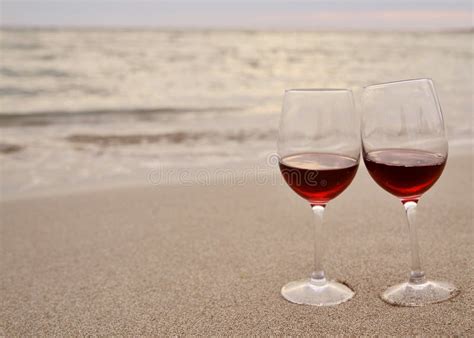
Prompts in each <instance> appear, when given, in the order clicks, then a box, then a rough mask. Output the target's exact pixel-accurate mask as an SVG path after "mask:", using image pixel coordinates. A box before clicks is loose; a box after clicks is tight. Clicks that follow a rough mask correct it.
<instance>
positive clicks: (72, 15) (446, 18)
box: [0, 0, 474, 30]
mask: <svg viewBox="0 0 474 338" xmlns="http://www.w3.org/2000/svg"><path fill="white" fill-rule="evenodd" d="M0 11H1V13H0V14H1V16H0V22H1V25H2V26H80V27H89V26H92V27H157V28H247V29H336V30H338V29H340V30H346V29H362V30H363V29H376V30H443V29H456V28H466V27H472V26H473V25H474V24H473V0H411V1H409V0H252V1H250V0H240V1H239V0H220V1H219V0H166V1H161V0H154V1H153V0H0Z"/></svg>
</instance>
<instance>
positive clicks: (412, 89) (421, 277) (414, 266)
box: [361, 79, 459, 306]
mask: <svg viewBox="0 0 474 338" xmlns="http://www.w3.org/2000/svg"><path fill="white" fill-rule="evenodd" d="M362 109H363V116H362V123H361V134H362V146H363V156H364V162H365V166H366V167H367V170H368V171H369V173H370V176H372V178H373V179H374V180H375V182H377V184H378V185H380V186H381V187H382V188H383V189H385V190H387V191H388V192H389V193H391V194H393V195H395V196H396V197H397V198H399V199H400V201H401V202H402V203H403V206H404V207H405V211H406V215H407V220H408V228H409V232H410V250H411V272H410V277H409V279H408V282H405V283H401V284H398V285H395V286H392V287H390V288H389V289H388V290H386V291H385V292H383V293H382V295H381V297H382V299H383V300H384V301H386V302H387V303H390V304H394V305H402V306H421V305H425V304H430V303H438V302H442V301H445V300H447V299H450V298H452V297H454V296H456V295H457V294H458V293H459V290H458V289H457V288H456V287H455V286H454V285H452V284H451V283H448V282H440V281H433V280H428V279H427V278H426V277H425V273H424V272H423V270H422V268H421V264H420V257H419V253H418V241H417V234H416V227H415V216H416V206H417V204H418V201H419V199H420V197H421V196H422V195H423V193H425V192H426V191H427V190H428V189H429V188H431V186H433V184H435V182H436V181H437V180H438V178H439V177H440V176H441V173H442V172H443V169H444V166H445V164H446V160H447V158H448V142H447V140H446V136H445V132H444V122H443V114H442V112H441V106H440V104H439V101H438V98H437V96H436V91H435V87H434V85H433V82H432V81H431V80H430V79H414V80H405V81H397V82H390V83H383V84H376V85H372V86H368V87H365V88H364V91H363V94H362Z"/></svg>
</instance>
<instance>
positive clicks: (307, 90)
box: [285, 88, 351, 93]
mask: <svg viewBox="0 0 474 338" xmlns="http://www.w3.org/2000/svg"><path fill="white" fill-rule="evenodd" d="M350 91H351V90H350V89H344V88H291V89H286V90H285V93H286V92H350Z"/></svg>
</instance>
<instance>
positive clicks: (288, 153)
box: [278, 89, 360, 306]
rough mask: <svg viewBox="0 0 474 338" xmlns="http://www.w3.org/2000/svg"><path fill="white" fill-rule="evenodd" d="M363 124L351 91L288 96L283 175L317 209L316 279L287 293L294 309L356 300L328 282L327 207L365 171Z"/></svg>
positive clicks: (299, 91)
mask: <svg viewBox="0 0 474 338" xmlns="http://www.w3.org/2000/svg"><path fill="white" fill-rule="evenodd" d="M358 123H359V119H358V118H357V116H356V114H355V109H354V100H353V97H352V92H351V91H350V90H346V89H291V90H287V91H286V92H285V97H284V101H283V111H282V115H281V120H280V130H279V137H278V155H279V166H280V171H281V173H282V175H283V178H284V180H285V181H286V183H287V184H288V185H289V186H290V188H291V189H293V190H294V191H295V192H296V193H297V194H298V195H300V196H301V197H303V198H304V199H306V200H307V201H308V202H309V204H310V205H311V208H312V211H313V214H314V222H315V228H316V237H315V241H314V244H315V249H314V271H313V273H312V274H311V276H310V277H309V278H306V279H302V280H299V281H295V282H290V283H288V284H286V285H285V286H283V288H282V289H281V294H282V296H283V297H284V298H285V299H287V300H288V301H290V302H292V303H297V304H308V305H317V306H324V305H336V304H339V303H342V302H345V301H347V300H349V299H351V298H352V297H353V296H354V291H352V290H351V289H350V288H349V287H347V286H346V285H344V284H342V283H338V282H336V281H333V280H328V279H327V278H326V275H325V273H324V270H323V266H322V264H321V258H322V257H321V256H322V254H323V245H324V244H325V239H324V236H323V231H322V230H323V229H322V223H323V213H324V210H325V208H326V204H327V203H328V202H329V201H330V200H332V199H333V198H335V197H336V196H337V195H339V194H340V193H341V192H342V191H344V190H345V189H346V188H347V187H348V186H349V184H350V183H351V181H352V179H353V178H354V176H355V174H356V172H357V168H358V166H359V157H360V136H359V128H358Z"/></svg>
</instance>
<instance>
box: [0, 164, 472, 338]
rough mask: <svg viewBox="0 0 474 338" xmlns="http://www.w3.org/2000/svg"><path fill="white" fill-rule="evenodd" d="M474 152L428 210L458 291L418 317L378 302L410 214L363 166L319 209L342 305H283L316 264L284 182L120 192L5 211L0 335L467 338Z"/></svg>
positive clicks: (432, 247) (400, 255)
mask: <svg viewBox="0 0 474 338" xmlns="http://www.w3.org/2000/svg"><path fill="white" fill-rule="evenodd" d="M472 184H473V178H472V157H471V156H458V157H451V158H450V160H449V161H448V166H447V168H446V170H445V174H444V175H443V176H442V178H441V179H440V181H439V183H438V184H437V185H436V186H435V187H433V189H432V190H431V191H429V192H428V193H427V194H426V196H425V197H424V199H423V200H422V202H421V204H420V206H419V217H418V221H419V222H418V223H419V237H420V245H421V252H422V259H423V261H424V267H425V270H426V271H427V273H428V276H429V277H434V278H440V279H448V280H450V281H452V282H454V283H456V284H457V285H458V286H459V287H460V288H461V289H462V293H461V294H460V295H459V296H458V297H456V298H455V299H453V300H451V301H448V302H445V303H441V304H434V305H430V306H426V307H421V308H402V307H394V306H390V305H388V304H385V303H384V302H382V301H381V300H380V299H379V298H378V295H379V293H380V292H381V291H382V290H383V289H384V288H386V287H387V286H389V285H391V284H393V283H396V282H399V281H403V280H404V279H405V278H406V276H407V273H408V260H409V256H408V242H407V234H406V228H405V223H404V215H403V211H402V206H401V205H400V203H399V202H398V201H396V200H395V198H393V197H391V196H389V195H388V193H386V192H384V191H382V190H381V189H380V188H379V187H377V186H376V185H375V183H373V182H372V181H371V179H370V178H369V177H368V175H367V174H366V172H365V168H364V167H363V166H362V167H361V168H360V170H359V173H358V176H357V177H356V180H355V181H354V184H353V185H352V186H351V187H349V189H348V190H347V191H346V192H345V193H344V194H343V195H342V196H340V197H339V198H337V199H336V200H334V201H333V202H332V203H331V204H330V206H329V208H328V210H327V214H326V216H327V217H326V229H327V232H328V237H329V239H330V242H329V245H328V248H327V249H328V251H327V255H326V257H325V263H326V264H325V265H326V270H327V273H328V275H329V276H330V277H332V278H336V279H340V280H344V281H346V282H347V283H348V284H349V285H351V286H352V287H353V288H354V290H355V291H356V292H357V294H356V296H355V298H354V299H352V300H351V301H349V302H347V303H344V304H342V305H339V306H335V307H327V308H320V307H311V306H301V305H294V304H290V303H288V302H287V301H285V300H284V299H283V298H282V297H281V296H280V288H281V286H282V285H283V284H285V283H286V282H288V281H291V280H294V279H298V278H302V277H306V276H307V275H308V274H309V273H310V271H311V265H312V261H311V260H312V238H313V233H312V227H311V212H310V209H309V207H307V206H306V203H305V202H304V201H303V200H301V199H299V198H298V197H297V196H296V195H295V194H294V193H292V192H291V191H290V190H289V188H288V187H286V186H284V185H268V184H267V185H256V184H252V183H251V182H248V183H247V184H245V185H242V186H231V185H223V184H221V185H210V186H201V185H192V186H155V187H154V186H148V187H141V188H140V187H137V188H121V189H119V188H117V189H112V190H102V191H94V192H92V191H91V192H81V193H71V194H61V195H55V196H50V197H42V198H36V199H29V200H16V201H4V202H3V203H2V204H1V221H2V226H1V274H0V280H1V307H0V320H1V321H0V329H1V332H0V334H2V335H7V336H11V335H27V334H29V335H31V334H37V335H86V334H95V335H97V334H100V335H111V334H122V335H138V334H161V335H178V334H181V335H182V334H201V335H206V334H216V335H250V334H252V335H254V334H261V335H268V334H278V335H280V334H287V335H296V334H353V335H359V334H391V335H402V334H410V335H413V334H420V335H433V334H459V335H465V336H469V335H471V336H472V335H474V329H473V327H474V325H473V318H474V313H473V312H474V309H473V304H474V302H473V301H474V292H473V288H472V281H473V264H472V262H473V247H472V240H473V232H472V225H473V217H472V206H473V190H472Z"/></svg>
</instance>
